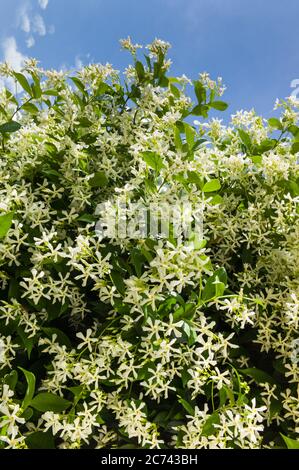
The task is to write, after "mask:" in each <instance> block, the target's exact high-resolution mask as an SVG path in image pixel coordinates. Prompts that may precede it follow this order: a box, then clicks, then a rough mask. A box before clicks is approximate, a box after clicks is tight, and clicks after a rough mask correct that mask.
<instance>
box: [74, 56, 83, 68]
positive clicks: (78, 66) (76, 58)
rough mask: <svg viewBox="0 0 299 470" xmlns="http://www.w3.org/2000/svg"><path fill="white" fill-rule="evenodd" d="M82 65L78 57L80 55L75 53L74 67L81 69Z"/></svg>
mask: <svg viewBox="0 0 299 470" xmlns="http://www.w3.org/2000/svg"><path fill="white" fill-rule="evenodd" d="M83 65H84V64H83V61H82V59H80V57H79V56H78V55H77V56H76V57H75V67H76V69H82V67H83Z"/></svg>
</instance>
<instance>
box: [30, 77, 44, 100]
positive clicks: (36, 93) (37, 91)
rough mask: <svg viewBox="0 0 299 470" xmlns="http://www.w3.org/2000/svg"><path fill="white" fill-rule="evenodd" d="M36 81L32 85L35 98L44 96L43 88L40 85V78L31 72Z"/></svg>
mask: <svg viewBox="0 0 299 470" xmlns="http://www.w3.org/2000/svg"><path fill="white" fill-rule="evenodd" d="M31 76H32V78H33V81H34V83H32V85H31V89H32V93H33V96H34V98H36V99H37V100H38V99H39V98H40V97H41V96H42V89H41V86H40V78H39V77H38V75H36V74H35V73H33V72H31Z"/></svg>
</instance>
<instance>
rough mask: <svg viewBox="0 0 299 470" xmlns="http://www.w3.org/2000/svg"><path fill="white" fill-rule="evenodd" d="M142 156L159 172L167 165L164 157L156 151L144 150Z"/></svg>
mask: <svg viewBox="0 0 299 470" xmlns="http://www.w3.org/2000/svg"><path fill="white" fill-rule="evenodd" d="M141 158H142V160H143V161H145V163H146V164H147V165H148V166H149V167H151V168H153V170H155V171H156V172H157V173H159V172H160V170H161V169H162V168H164V167H165V165H164V163H163V160H162V158H161V157H160V156H159V155H157V154H156V153H155V152H143V153H142V154H141Z"/></svg>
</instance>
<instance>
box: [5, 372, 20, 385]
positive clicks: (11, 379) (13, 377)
mask: <svg viewBox="0 0 299 470" xmlns="http://www.w3.org/2000/svg"><path fill="white" fill-rule="evenodd" d="M17 382H18V372H17V371H16V370H12V371H11V372H10V374H7V375H6V376H5V377H4V383H6V384H7V385H8V386H9V388H10V389H11V390H14V389H15V387H16V385H17Z"/></svg>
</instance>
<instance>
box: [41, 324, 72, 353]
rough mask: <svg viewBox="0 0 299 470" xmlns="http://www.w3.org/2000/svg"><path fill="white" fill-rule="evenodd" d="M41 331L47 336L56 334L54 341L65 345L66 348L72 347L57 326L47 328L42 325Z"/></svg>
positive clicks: (50, 336)
mask: <svg viewBox="0 0 299 470" xmlns="http://www.w3.org/2000/svg"><path fill="white" fill-rule="evenodd" d="M42 331H43V332H44V333H45V335H46V336H48V338H52V336H53V335H56V341H57V342H58V343H59V344H61V345H65V346H66V347H67V348H69V349H71V348H72V343H71V341H70V340H69V338H68V337H67V335H66V334H65V333H63V331H61V330H59V328H49V327H44V328H42Z"/></svg>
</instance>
